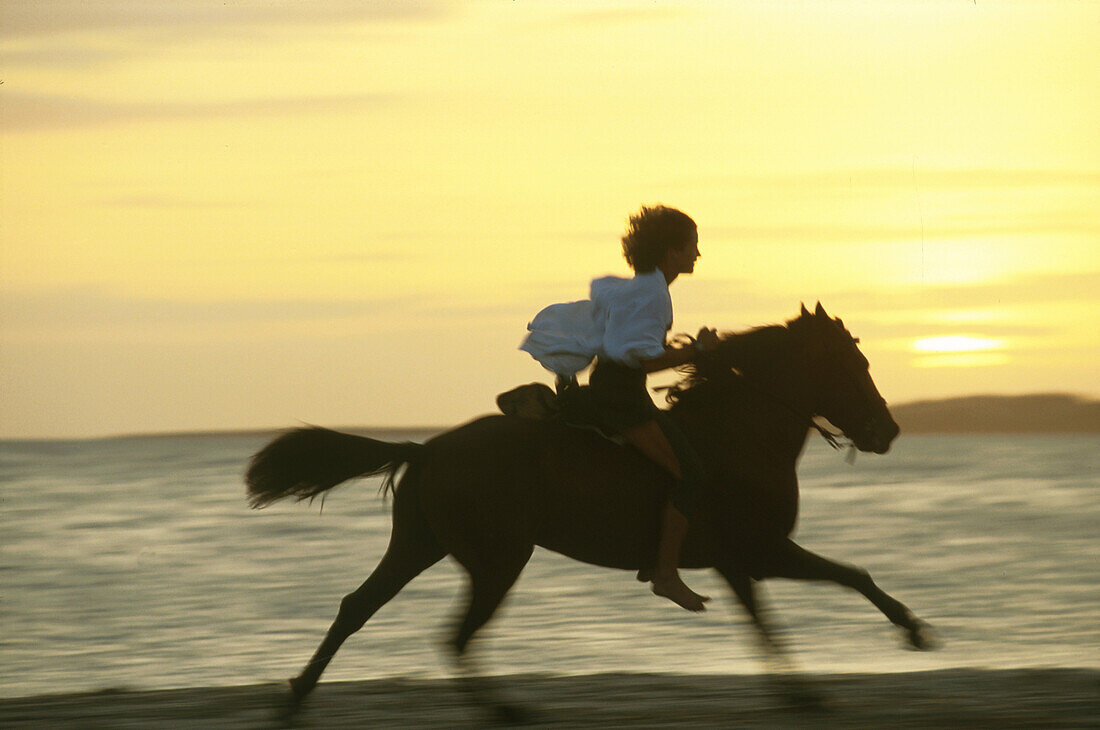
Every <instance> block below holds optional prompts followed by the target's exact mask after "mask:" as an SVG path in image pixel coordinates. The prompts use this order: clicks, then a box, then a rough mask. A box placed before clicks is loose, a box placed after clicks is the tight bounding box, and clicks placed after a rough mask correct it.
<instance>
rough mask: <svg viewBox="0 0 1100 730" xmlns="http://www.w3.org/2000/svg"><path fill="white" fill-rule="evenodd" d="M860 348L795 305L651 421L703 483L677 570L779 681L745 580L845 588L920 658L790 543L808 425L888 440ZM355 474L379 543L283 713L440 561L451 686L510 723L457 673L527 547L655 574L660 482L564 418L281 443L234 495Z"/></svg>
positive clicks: (877, 443) (257, 503) (890, 423)
mask: <svg viewBox="0 0 1100 730" xmlns="http://www.w3.org/2000/svg"><path fill="white" fill-rule="evenodd" d="M858 342H859V341H858V340H857V339H854V338H853V337H852V336H851V334H850V333H849V332H848V330H847V329H846V328H845V327H844V323H843V321H842V320H840V319H839V318H837V319H834V318H832V317H830V316H829V315H828V314H827V313H826V312H825V309H824V307H822V305H821V304H820V302H819V303H818V305H817V308H816V311H815V312H814V313H812V314H811V313H810V312H809V311H808V310H807V309H806V307H805V305H803V306H802V308H801V313H800V315H799V316H798V317H797V318H795V319H792V320H790V321H788V322H787V323H786V324H785V325H768V326H762V327H757V328H755V329H752V330H749V331H746V332H742V333H738V334H728V333H727V334H723V335H722V337H721V339H720V342H719V344H718V346H717V347H716V348H715V349H713V350H710V351H708V352H705V353H702V354H701V355H700V356H698V357H697V358H696V361H695V363H693V364H691V365H688V366H686V367H685V368H684V369H683V370H684V372H683V378H682V379H681V381H680V382H679V383H677V384H676V385H674V386H672V387H671V388H670V389H669V392H668V394H667V400H668V402H669V403H670V407H669V408H668V409H667V410H666V413H667V414H668V417H671V418H674V419H676V421H677V422H678V423H679V425H680V426H681V427H682V429H683V430H684V432H685V434H686V435H687V437H688V438H689V439H690V442H691V443H692V445H693V446H694V447H695V449H696V451H697V452H698V454H699V456H700V458H701V460H702V462H703V464H704V465H705V466H706V470H707V475H708V483H709V485H710V486H709V488H708V490H707V493H706V494H705V495H703V496H702V497H701V499H702V500H703V501H704V503H705V507H706V509H701V510H699V511H698V513H697V514H696V515H695V516H694V517H693V518H692V520H691V524H690V527H689V531H688V535H687V537H686V538H685V541H684V545H683V549H682V554H681V567H684V568H713V569H714V570H716V571H717V572H718V573H719V574H720V575H721V576H722V578H723V579H724V580H725V582H726V583H728V584H729V586H730V588H731V589H732V591H733V593H734V595H735V596H736V598H737V599H738V600H739V602H740V603H741V605H742V606H743V607H744V608H745V610H746V611H747V613H748V615H749V617H750V620H751V622H752V624H753V625H754V626H755V627H756V629H757V633H758V636H759V637H760V639H761V640H762V643H763V645H764V647H765V648H766V653H765V656H766V657H768V658H769V663H775V664H778V665H779V666H781V667H782V668H783V669H784V670H786V669H787V668H789V667H790V666H791V664H790V661H789V659H788V658H787V656H786V653H785V651H784V649H783V646H782V643H781V642H780V640H779V637H778V636H777V635H776V633H775V632H774V631H773V629H772V628H771V627H770V626H769V623H768V621H767V620H766V618H765V615H764V614H763V612H762V610H761V605H760V601H759V600H758V597H757V595H756V593H755V592H754V584H755V583H756V581H759V580H763V579H766V578H788V579H795V580H810V581H831V582H833V583H837V584H839V585H841V586H844V587H847V588H850V589H853V590H855V591H858V592H859V593H861V594H862V595H863V596H864V597H865V598H866V599H867V600H869V601H870V602H871V603H872V604H874V605H875V606H876V607H877V608H878V609H879V610H880V611H881V612H882V613H883V614H884V615H885V616H886V618H888V619H889V620H890V621H891V622H892V623H893V624H895V625H896V626H897V627H899V628H900V629H901V630H902V631H903V633H904V636H905V637H906V638H907V640H908V642H909V644H911V645H912V647H913V648H916V649H928V648H932V641H933V639H932V637H931V635H930V631H929V629H928V626H927V624H925V623H924V622H923V621H921V620H919V619H917V618H916V617H915V616H914V615H913V613H912V612H910V610H909V609H908V608H907V607H906V606H905V605H903V604H902V603H901V602H899V601H898V600H896V599H895V598H893V597H891V596H890V595H888V594H886V593H885V592H884V591H882V590H881V589H880V588H879V587H878V586H877V585H876V584H875V583H874V581H873V580H872V579H871V577H870V575H869V574H868V573H867V571H865V570H863V569H861V568H858V567H854V566H850V565H846V564H843V563H839V562H835V561H832V560H829V559H827V558H824V557H822V556H820V555H816V554H814V553H811V552H809V551H808V550H805V549H803V548H802V547H800V546H799V545H797V544H796V543H795V542H794V541H793V540H792V539H791V537H790V536H791V534H792V532H793V530H794V526H795V519H796V516H797V513H798V479H797V475H796V464H797V461H798V458H799V455H800V454H801V452H802V449H803V447H804V445H805V443H806V441H807V439H808V436H809V433H810V430H811V428H819V429H823V427H821V426H820V425H819V424H817V423H816V422H815V421H814V417H815V416H820V417H823V418H825V419H827V420H828V422H829V423H831V424H832V425H833V426H834V427H835V428H838V429H840V431H841V432H842V433H843V434H844V436H846V437H847V438H848V439H850V440H851V445H852V448H854V449H859V450H860V451H863V452H873V453H876V454H884V453H886V452H887V451H888V450H889V448H890V445H891V443H892V441H893V440H894V439H895V438H896V437H897V435H898V433H899V431H900V429H899V428H898V425H897V423H896V422H895V421H894V419H893V418H892V416H891V415H890V412H889V409H888V408H887V405H886V401H885V400H884V399H883V398H882V396H881V395H880V394H879V391H878V389H877V387H876V386H875V384H874V381H873V380H872V378H871V375H870V372H869V363H868V361H867V359H866V358H865V357H864V356H863V354H862V353H861V352H860V351H859V348H858V346H857V345H858ZM823 433H829V432H827V431H823ZM832 435H833V436H835V435H836V434H832ZM834 445H836V444H835V443H834ZM853 453H854V452H853ZM402 466H405V471H404V474H403V476H402V477H401V479H400V480H399V482H398V483H397V484H396V485H395V484H394V481H395V478H396V474H397V472H398V470H399V469H400V468H401V467H402ZM368 475H374V476H377V475H384V476H385V480H384V482H383V487H382V491H383V493H392V494H393V529H392V533H391V537H390V542H389V546H388V548H387V550H386V553H385V555H384V556H383V557H382V559H381V561H380V562H379V563H378V565H377V567H376V568H375V569H374V571H373V572H372V573H371V574H370V576H369V577H368V578H367V580H366V581H365V582H364V583H363V584H362V585H361V586H360V587H359V588H357V589H356V590H354V591H353V592H351V593H349V594H348V595H346V596H345V597H344V598H343V600H342V601H341V602H340V607H339V611H338V613H337V616H336V618H335V620H334V621H333V623H332V626H331V628H329V630H328V632H327V634H326V635H325V637H324V639H323V641H322V642H321V644H320V646H319V647H318V648H317V650H316V652H315V653H314V654H313V656H312V658H311V659H310V660H309V662H308V663H307V664H306V665H305V667H304V668H303V669H302V671H301V672H300V673H299V674H298V675H297V676H296V677H294V678H293V679H291V680H289V685H290V696H289V701H290V704H291V707H292V708H294V709H296V708H297V706H298V705H299V704H300V703H301V701H302V700H304V699H305V697H306V696H307V695H308V694H309V693H310V691H311V690H312V689H313V688H314V686H315V685H316V684H317V682H318V680H319V679H320V677H321V674H322V672H323V671H324V669H325V667H326V666H327V665H328V664H329V662H330V661H331V660H332V658H333V655H334V654H335V653H336V651H337V650H338V649H339V648H340V646H341V645H342V644H343V643H344V641H345V640H346V639H347V638H348V637H349V636H351V635H352V634H353V633H355V632H356V631H358V630H359V629H360V628H362V626H363V625H364V624H365V623H366V621H367V620H368V619H369V618H370V617H371V616H372V615H373V614H374V613H375V612H376V611H377V610H378V609H379V608H381V607H382V606H383V605H384V604H385V603H386V602H388V601H389V600H390V599H391V598H393V597H394V596H395V595H396V594H397V593H398V592H399V591H400V590H401V589H402V588H403V587H404V586H405V585H406V584H407V583H408V582H409V581H410V580H412V579H413V578H414V577H416V576H417V575H418V574H420V573H421V572H422V571H424V570H425V569H427V568H428V567H430V566H432V565H434V564H435V563H436V562H438V561H439V560H441V559H442V558H443V557H444V556H446V555H451V556H453V557H454V558H455V559H456V560H457V562H458V563H459V564H460V565H461V566H462V567H463V568H464V569H465V571H466V573H467V574H468V578H469V595H468V598H467V603H466V608H465V613H464V614H463V615H462V617H461V619H460V621H459V624H458V629H457V631H456V632H455V634H454V635H453V637H452V638H451V640H450V642H449V643H450V649H451V650H452V651H453V656H454V658H455V660H456V663H457V665H458V668H459V670H460V671H459V677H460V679H461V680H462V687H463V688H464V689H466V690H467V691H468V692H469V694H470V695H471V696H472V699H473V700H474V701H475V702H477V703H480V704H482V705H484V706H486V707H488V708H490V709H491V710H493V711H495V712H496V713H497V715H498V716H499V717H500V718H501V719H504V720H507V721H515V720H517V719H520V718H522V717H524V714H523V712H522V710H521V708H520V707H519V706H518V705H513V704H510V703H508V702H506V701H504V700H503V699H502V698H501V697H499V696H498V695H497V694H496V692H495V691H493V689H492V688H491V687H489V686H488V684H487V680H485V679H484V678H480V679H479V678H477V677H476V676H474V673H473V672H471V671H470V663H469V657H468V654H467V647H468V644H469V642H470V639H471V638H472V637H473V636H474V634H475V633H476V632H477V630H478V629H479V628H481V627H482V626H483V625H484V624H485V623H486V622H487V621H488V620H489V619H490V618H491V617H492V616H493V614H494V612H495V611H496V609H497V607H498V606H499V604H500V603H501V601H502V599H503V598H504V597H505V594H507V593H508V591H509V589H510V588H511V587H512V585H513V583H514V582H515V581H516V579H517V578H518V577H519V574H520V572H521V571H522V570H523V568H524V566H525V565H526V564H527V562H528V560H529V559H530V557H531V554H532V551H533V549H534V547H535V546H536V545H539V546H541V547H543V548H546V549H548V550H552V551H555V552H558V553H560V554H562V555H565V556H568V557H570V558H573V559H575V560H579V561H582V562H585V563H589V564H592V565H596V566H601V567H605V568H614V569H620V570H631V571H640V573H639V578H641V576H642V575H643V574H644V572H645V571H646V570H648V569H649V568H651V567H652V565H653V563H654V560H655V556H656V551H657V540H658V532H659V524H660V514H661V510H662V507H663V505H664V503H665V501H666V500H667V498H668V493H669V489H670V486H671V477H670V476H668V475H667V474H666V473H664V472H663V471H662V470H661V469H659V468H656V467H655V466H654V465H653V464H652V463H651V462H649V461H648V460H647V459H646V458H645V457H643V456H642V455H641V454H639V453H638V452H636V451H634V450H633V449H632V448H630V447H628V446H623V445H620V444H617V443H613V442H612V441H611V440H608V439H605V438H602V437H600V436H599V435H596V434H593V433H592V432H590V431H586V430H582V429H578V428H575V427H571V426H570V425H568V424H566V423H563V422H562V420H561V419H549V420H532V419H524V418H517V417H515V416H508V415H490V416H485V417H481V418H478V419H476V420H473V421H471V422H469V423H466V424H465V425H462V426H459V427H456V428H454V429H452V430H449V431H446V432H444V433H441V434H439V435H437V436H435V437H433V438H431V439H430V440H428V441H427V442H425V443H424V444H415V443H388V442H383V441H378V440H374V439H369V438H364V437H361V436H354V435H351V434H344V433H339V432H336V431H330V430H327V429H322V428H316V427H311V428H302V429H297V430H293V431H290V432H287V433H285V434H283V435H282V436H280V437H278V438H277V439H276V440H274V441H273V442H271V443H270V444H268V445H267V446H266V447H265V448H263V449H262V450H261V451H259V452H258V453H257V454H256V455H255V456H254V457H253V459H252V461H251V464H250V466H249V469H248V471H247V475H246V483H247V485H248V491H249V495H250V500H251V505H252V506H253V507H254V508H258V507H263V506H266V505H268V504H270V503H272V502H274V501H275V500H278V499H281V498H284V497H295V498H297V499H299V500H302V499H312V498H314V497H316V496H318V495H321V496H322V497H323V495H324V494H325V492H327V491H328V490H329V489H331V488H332V487H334V486H335V485H337V484H339V483H341V482H343V481H345V480H347V479H350V478H354V477H360V476H368ZM776 674H777V675H778V676H786V677H788V678H791V677H796V676H797V675H795V674H794V673H791V672H788V671H783V672H777V673H776ZM787 687H788V689H790V690H791V695H792V697H793V698H794V699H805V700H808V701H813V700H814V697H813V695H814V693H813V691H812V690H811V689H809V688H808V687H807V686H806V685H805V683H802V682H799V681H794V682H792V681H790V680H788V682H787Z"/></svg>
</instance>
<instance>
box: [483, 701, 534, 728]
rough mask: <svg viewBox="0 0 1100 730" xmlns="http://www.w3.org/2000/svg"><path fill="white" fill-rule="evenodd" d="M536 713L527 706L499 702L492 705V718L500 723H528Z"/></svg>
mask: <svg viewBox="0 0 1100 730" xmlns="http://www.w3.org/2000/svg"><path fill="white" fill-rule="evenodd" d="M536 714H537V713H535V712H534V711H533V710H531V709H530V708H528V707H523V706H521V705H513V704H509V703H505V702H499V703H497V704H495V705H494V706H493V719H494V720H496V721H497V722H498V723H500V724H502V725H530V724H532V723H534V722H535V721H536Z"/></svg>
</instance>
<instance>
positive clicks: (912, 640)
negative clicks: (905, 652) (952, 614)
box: [905, 621, 940, 651]
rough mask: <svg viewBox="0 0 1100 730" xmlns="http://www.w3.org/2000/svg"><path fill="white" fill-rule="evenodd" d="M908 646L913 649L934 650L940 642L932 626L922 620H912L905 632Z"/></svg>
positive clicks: (938, 646)
mask: <svg viewBox="0 0 1100 730" xmlns="http://www.w3.org/2000/svg"><path fill="white" fill-rule="evenodd" d="M905 638H906V640H907V641H908V645H907V646H908V648H909V649H912V650H913V651H934V650H936V649H939V648H940V642H939V640H938V639H936V635H935V633H934V632H933V631H932V627H931V626H929V625H928V624H926V623H925V622H924V621H914V622H913V625H912V626H910V627H909V628H908V629H907V630H906V632H905Z"/></svg>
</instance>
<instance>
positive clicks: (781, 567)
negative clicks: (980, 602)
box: [767, 540, 936, 651]
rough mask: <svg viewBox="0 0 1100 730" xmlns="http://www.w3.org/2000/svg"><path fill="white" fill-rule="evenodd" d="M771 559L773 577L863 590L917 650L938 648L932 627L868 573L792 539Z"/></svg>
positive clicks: (770, 573)
mask: <svg viewBox="0 0 1100 730" xmlns="http://www.w3.org/2000/svg"><path fill="white" fill-rule="evenodd" d="M769 557H770V559H769V560H768V561H767V563H768V571H767V574H768V576H769V577H776V578H791V579H794V580H825V581H831V582H833V583H838V584H840V585H842V586H845V587H847V588H851V589H853V590H856V591H859V592H860V593H861V594H863V596H864V598H866V599H867V600H868V601H870V602H871V603H873V604H874V605H875V607H876V608H878V610H880V611H882V613H883V615H885V616H886V618H888V619H890V621H891V622H892V623H893V624H894V625H895V626H898V627H900V628H902V629H903V630H904V631H905V635H906V639H908V641H909V644H910V645H911V646H912V647H913V648H914V649H920V650H922V651H927V650H929V649H934V648H936V647H935V642H934V639H933V638H932V636H931V631H930V628H929V626H928V624H926V623H925V622H924V621H921V620H920V619H918V618H917V617H916V616H914V615H913V612H912V611H910V610H909V609H908V608H907V607H906V606H905V604H903V603H902V602H901V601H899V600H897V599H896V598H894V597H893V596H891V595H889V594H888V593H886V592H885V591H884V590H882V589H881V588H879V587H878V586H877V585H875V582H874V581H873V580H872V579H871V575H870V574H869V573H868V572H867V571H866V570H863V569H862V568H857V567H855V566H852V565H846V564H844V563H838V562H835V561H832V560H829V559H828V558H823V557H822V556H820V555H817V554H815V553H812V552H810V551H809V550H806V549H804V548H802V547H800V546H798V545H796V544H795V543H794V542H793V541H791V540H784V541H783V542H782V543H780V544H779V545H778V549H777V550H776V552H775V553H773V554H772V555H771V556H769Z"/></svg>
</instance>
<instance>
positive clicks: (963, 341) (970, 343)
mask: <svg viewBox="0 0 1100 730" xmlns="http://www.w3.org/2000/svg"><path fill="white" fill-rule="evenodd" d="M1004 344H1005V342H1004V340H997V339H992V338H989V337H971V336H969V335H945V336H943V337H926V338H924V339H922V340H917V341H916V342H914V343H913V349H914V350H916V351H917V352H979V351H983V350H996V349H998V348H1001V347H1004Z"/></svg>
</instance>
